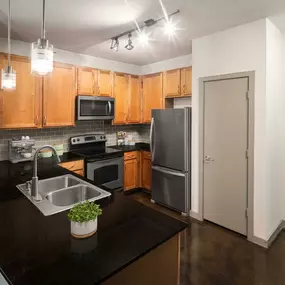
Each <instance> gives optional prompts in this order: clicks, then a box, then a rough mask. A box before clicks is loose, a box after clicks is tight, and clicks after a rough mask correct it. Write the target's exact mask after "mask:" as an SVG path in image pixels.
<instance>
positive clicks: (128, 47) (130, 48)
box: [125, 33, 134, 50]
mask: <svg viewBox="0 0 285 285" xmlns="http://www.w3.org/2000/svg"><path fill="white" fill-rule="evenodd" d="M128 37H129V39H128V43H127V45H126V46H125V48H126V49H127V50H132V49H133V48H134V46H133V42H132V39H131V37H132V34H131V33H129V35H128Z"/></svg>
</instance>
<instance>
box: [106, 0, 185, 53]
mask: <svg viewBox="0 0 285 285" xmlns="http://www.w3.org/2000/svg"><path fill="white" fill-rule="evenodd" d="M160 3H162V2H161V1H160ZM162 7H163V8H162V10H163V13H164V16H163V17H161V18H159V19H157V20H154V19H148V20H146V21H145V22H144V23H143V24H142V25H141V26H139V25H138V24H137V22H136V21H135V23H136V28H135V29H132V30H129V31H126V32H124V33H121V34H119V35H117V36H115V37H113V38H112V39H111V40H112V42H111V47H110V48H111V49H112V50H115V51H118V50H119V38H121V37H124V36H125V35H128V43H127V45H126V46H125V48H126V49H127V50H132V49H133V48H134V46H133V41H132V39H131V37H132V33H133V32H137V33H138V35H139V37H138V39H139V41H140V43H141V44H142V45H146V44H148V41H149V36H148V34H147V33H146V31H145V29H144V28H148V27H151V26H153V25H155V24H157V23H158V22H160V21H165V26H164V32H165V34H167V35H169V36H173V35H174V33H175V30H176V28H175V25H174V24H173V22H172V21H170V18H171V17H172V16H173V15H175V14H178V13H180V11H179V10H177V11H176V12H174V13H172V14H167V13H166V10H165V8H164V6H162Z"/></svg>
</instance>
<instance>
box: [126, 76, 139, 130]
mask: <svg viewBox="0 0 285 285" xmlns="http://www.w3.org/2000/svg"><path fill="white" fill-rule="evenodd" d="M129 90H130V91H129V112H128V113H129V114H128V123H130V124H136V123H140V122H141V113H142V112H141V78H140V77H139V76H135V75H131V76H130V88H129Z"/></svg>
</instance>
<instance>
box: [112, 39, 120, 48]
mask: <svg viewBox="0 0 285 285" xmlns="http://www.w3.org/2000/svg"><path fill="white" fill-rule="evenodd" d="M119 45H120V43H119V39H118V38H114V39H112V42H111V47H110V49H111V50H113V51H119Z"/></svg>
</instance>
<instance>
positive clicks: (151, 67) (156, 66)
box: [141, 54, 192, 75]
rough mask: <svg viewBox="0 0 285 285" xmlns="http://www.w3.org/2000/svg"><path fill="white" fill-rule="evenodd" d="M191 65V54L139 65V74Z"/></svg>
mask: <svg viewBox="0 0 285 285" xmlns="http://www.w3.org/2000/svg"><path fill="white" fill-rule="evenodd" d="M191 65H192V54H187V55H184V56H179V57H175V58H171V59H168V60H163V61H159V62H156V63H152V64H148V65H143V66H142V67H141V74H142V75H143V74H151V73H156V72H161V71H165V70H171V69H176V68H182V67H187V66H191Z"/></svg>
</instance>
